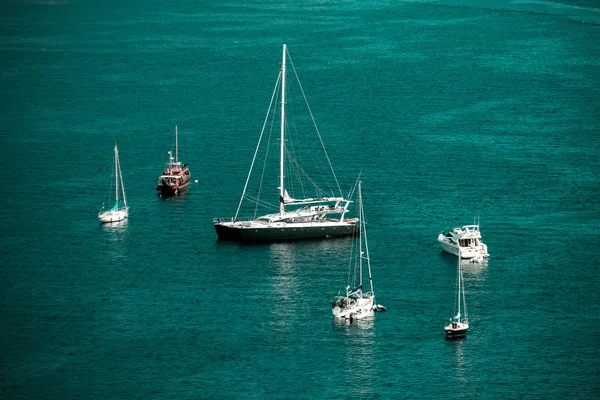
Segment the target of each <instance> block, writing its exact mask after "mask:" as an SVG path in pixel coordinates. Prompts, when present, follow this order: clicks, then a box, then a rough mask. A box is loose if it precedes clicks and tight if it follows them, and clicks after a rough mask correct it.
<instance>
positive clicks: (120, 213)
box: [98, 144, 129, 223]
mask: <svg viewBox="0 0 600 400" xmlns="http://www.w3.org/2000/svg"><path fill="white" fill-rule="evenodd" d="M111 186H112V185H111ZM111 195H112V190H111ZM127 217H129V207H128V206H127V197H126V196H125V186H124V185H123V174H122V173H121V162H120V161H119V149H118V148H117V145H116V144H115V205H114V206H113V207H112V208H111V209H109V210H105V209H104V204H103V205H102V209H101V210H100V212H99V213H98V219H99V220H100V222H102V223H107V222H119V221H123V220H124V219H126V218H127Z"/></svg>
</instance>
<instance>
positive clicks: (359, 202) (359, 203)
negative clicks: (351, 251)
mask: <svg viewBox="0 0 600 400" xmlns="http://www.w3.org/2000/svg"><path fill="white" fill-rule="evenodd" d="M358 209H359V210H360V216H359V218H360V222H361V228H362V225H363V223H364V216H363V213H364V211H363V207H362V191H361V189H360V181H359V182H358ZM362 237H363V233H362V229H361V233H360V235H358V243H359V245H358V248H359V253H360V254H359V255H358V257H359V261H358V265H359V267H360V274H359V275H360V283H359V285H360V287H362V264H363V262H362V260H363V247H362Z"/></svg>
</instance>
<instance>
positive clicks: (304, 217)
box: [213, 44, 358, 241]
mask: <svg viewBox="0 0 600 400" xmlns="http://www.w3.org/2000/svg"><path fill="white" fill-rule="evenodd" d="M287 60H289V61H290V64H291V66H292V69H293V63H292V62H291V58H290V56H289V53H288V52H287V47H286V45H285V44H284V45H283V61H282V65H281V72H280V74H279V77H278V79H277V84H276V86H275V90H274V91H273V95H272V97H271V104H270V105H269V112H267V116H266V118H265V122H264V125H263V130H262V132H261V136H260V139H259V141H258V145H257V148H256V151H255V153H254V158H253V160H252V165H251V167H250V172H249V174H248V177H247V179H246V184H245V185H244V190H243V193H242V198H241V199H240V202H239V205H238V209H237V211H236V214H235V216H234V217H233V218H230V219H222V218H217V219H214V220H213V223H214V227H215V230H216V232H217V235H218V237H219V239H220V240H239V241H279V240H291V239H310V238H326V237H336V236H349V235H354V234H356V233H357V222H358V219H356V218H347V217H346V214H347V212H348V206H349V205H350V203H351V201H350V200H347V199H345V198H344V196H343V195H342V194H341V193H342V191H341V189H340V187H339V184H338V181H337V178H336V177H335V173H334V172H333V168H331V162H330V160H329V158H328V156H327V152H326V151H325V148H324V147H322V149H321V150H322V151H324V153H325V156H326V158H327V164H328V166H329V168H330V169H331V174H332V175H333V180H334V181H335V184H336V186H337V191H338V193H340V194H337V195H336V194H334V192H333V190H331V186H329V189H328V190H324V189H322V188H321V187H320V185H319V184H317V179H318V178H317V177H316V176H317V175H318V176H323V175H324V174H323V171H324V170H325V168H322V167H321V168H319V167H317V168H316V171H315V172H316V173H315V175H309V172H308V170H309V168H308V167H307V165H306V164H307V163H305V161H309V160H310V161H313V162H314V160H313V157H315V155H316V153H317V152H316V151H309V152H306V155H305V156H304V155H303V154H304V153H302V150H301V146H300V145H301V144H303V143H305V141H303V140H296V137H297V135H298V134H299V131H300V129H301V128H299V127H302V122H298V121H296V120H293V121H292V120H291V116H293V115H294V114H295V113H294V114H292V113H290V114H291V116H290V115H287V114H286V107H289V106H290V104H291V103H293V100H291V98H290V97H291V96H290V97H287V96H288V89H289V88H287V87H286V72H287V71H286V61H287ZM293 71H294V73H295V72H296V71H295V69H294V70H293ZM295 76H296V81H297V82H298V87H299V88H300V92H301V94H302V98H303V100H304V103H305V107H306V108H307V109H308V111H309V113H310V118H305V119H304V122H306V121H312V124H313V125H314V126H313V129H315V130H316V132H317V135H318V139H319V141H318V143H320V145H321V146H323V141H322V139H321V136H320V133H319V131H318V129H317V128H316V124H314V117H313V115H312V112H310V107H309V106H308V102H307V101H306V97H305V96H304V90H303V89H302V86H301V85H300V81H299V79H298V78H297V75H295ZM279 95H280V96H281V97H280V101H281V111H280V116H279V117H280V118H279V120H280V127H279V128H280V129H279V130H280V135H279V138H278V140H279V149H278V153H279V186H278V187H277V189H278V190H279V196H278V197H279V205H278V206H277V205H274V204H269V203H267V201H268V200H267V201H265V200H263V199H262V198H261V190H262V187H263V185H262V179H261V183H260V185H259V186H258V189H257V190H256V194H252V195H251V194H250V189H249V181H250V177H251V175H252V172H253V169H254V167H255V165H256V164H258V162H257V154H258V151H259V148H260V146H261V143H262V142H263V136H264V135H265V132H267V134H270V133H271V131H272V130H273V124H272V125H270V129H265V127H266V126H267V123H268V122H269V121H271V122H273V121H276V120H277V118H276V117H275V114H276V111H277V107H276V106H275V104H276V103H277V99H276V97H277V98H278V96H279ZM265 141H266V142H267V145H266V146H265V147H268V143H276V142H277V139H276V138H271V137H270V136H269V137H268V140H265ZM313 142H314V141H313ZM266 153H267V156H268V150H267V152H266ZM267 156H265V159H264V161H263V162H262V165H263V173H262V175H261V176H262V177H264V176H265V169H266V168H267V165H268V161H269V159H268V158H267ZM301 162H302V163H301ZM267 176H272V175H269V174H268V173H267ZM292 182H295V183H296V185H294V184H292ZM288 191H289V192H288ZM290 193H291V195H290ZM296 193H297V194H298V195H296ZM292 196H294V197H298V198H294V197H292ZM271 198H272V199H273V200H275V199H276V198H277V197H276V196H273V197H271ZM244 200H249V201H250V202H252V203H254V205H255V207H254V216H253V217H251V218H245V219H243V218H238V216H239V214H240V209H241V207H242V204H243V202H244ZM259 206H260V207H263V208H265V209H270V210H271V212H270V213H267V214H265V215H262V216H258V217H257V209H258V207H259ZM277 209H278V210H277ZM276 210H277V211H276Z"/></svg>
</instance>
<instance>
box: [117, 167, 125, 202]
mask: <svg viewBox="0 0 600 400" xmlns="http://www.w3.org/2000/svg"><path fill="white" fill-rule="evenodd" d="M118 161H119V178H120V179H121V182H123V173H122V172H121V159H119V160H118ZM121 190H123V204H125V206H127V197H125V186H123V185H121Z"/></svg>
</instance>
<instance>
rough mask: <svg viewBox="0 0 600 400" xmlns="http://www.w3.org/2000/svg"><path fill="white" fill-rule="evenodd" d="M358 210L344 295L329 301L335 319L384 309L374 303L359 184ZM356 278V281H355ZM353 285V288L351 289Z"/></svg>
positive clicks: (363, 315)
mask: <svg viewBox="0 0 600 400" xmlns="http://www.w3.org/2000/svg"><path fill="white" fill-rule="evenodd" d="M358 210H359V219H360V234H359V235H357V237H356V238H355V239H354V242H355V243H354V245H353V246H352V253H351V256H350V262H351V266H350V268H349V270H348V283H350V281H351V280H353V282H352V283H353V284H352V285H350V284H348V285H347V286H346V288H345V289H346V294H345V295H344V296H336V297H335V298H334V299H333V301H332V302H331V312H332V313H333V316H334V318H335V319H345V320H350V321H352V320H360V319H364V318H367V317H372V316H373V315H374V313H375V311H385V307H383V306H382V305H380V304H376V303H375V291H374V290H373V275H372V273H371V258H370V256H369V245H368V242H367V229H366V223H365V212H364V208H363V201H362V191H361V184H360V182H359V184H358ZM365 263H366V267H367V270H368V272H369V289H370V291H368V292H363V267H364V264H365ZM356 278H358V282H356ZM352 287H354V288H353V289H351V288H352Z"/></svg>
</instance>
